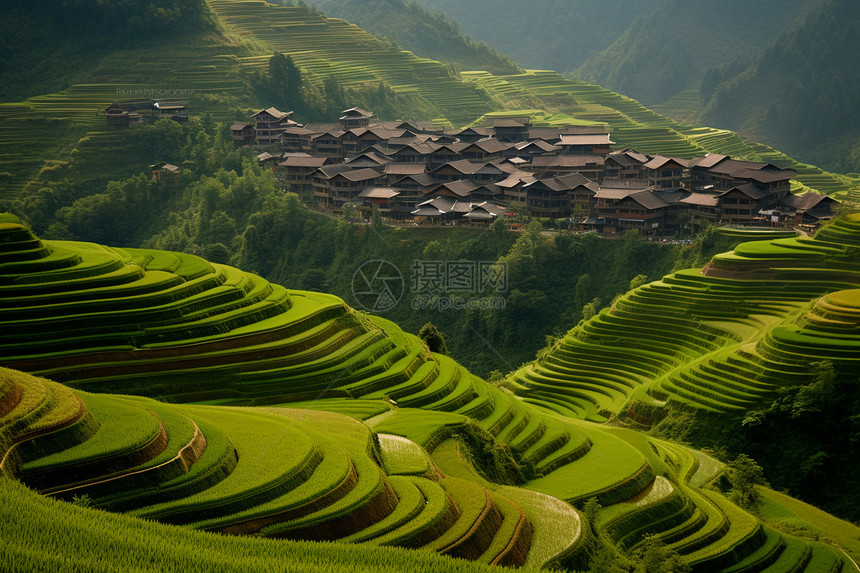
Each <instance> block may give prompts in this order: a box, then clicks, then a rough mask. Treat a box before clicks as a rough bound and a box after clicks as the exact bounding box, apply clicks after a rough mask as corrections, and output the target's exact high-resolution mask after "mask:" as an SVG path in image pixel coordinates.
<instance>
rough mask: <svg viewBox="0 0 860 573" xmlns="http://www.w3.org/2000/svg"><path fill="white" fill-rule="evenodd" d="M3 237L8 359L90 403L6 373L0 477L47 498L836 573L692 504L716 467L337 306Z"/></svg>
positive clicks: (24, 235)
mask: <svg viewBox="0 0 860 573" xmlns="http://www.w3.org/2000/svg"><path fill="white" fill-rule="evenodd" d="M2 221H3V222H2V223H0V245H2V247H0V257H2V258H0V260H2V262H0V325H2V332H3V333H5V334H4V336H3V337H2V340H0V356H2V358H0V361H2V364H4V365H9V366H15V367H17V368H23V369H26V370H29V371H31V372H41V373H50V375H51V376H52V377H55V378H60V379H63V380H67V381H68V382H69V384H72V385H74V386H76V387H78V388H86V389H87V390H96V391H99V393H91V392H84V391H80V390H71V389H70V388H69V387H67V386H63V385H61V384H57V383H54V382H50V381H47V380H44V379H37V378H34V377H32V376H30V375H26V374H23V373H20V372H15V371H12V370H0V431H2V438H0V444H2V448H3V457H2V466H0V467H2V470H3V471H4V473H6V474H7V475H11V476H13V477H15V478H17V479H19V480H21V481H23V482H24V483H25V484H28V485H30V486H31V487H33V488H35V489H37V490H39V491H41V492H43V493H46V494H50V495H52V496H55V497H60V498H65V499H69V498H74V496H75V495H77V496H78V498H79V500H80V498H82V497H84V496H86V499H87V502H88V503H92V504H94V505H96V506H98V507H103V508H106V509H110V510H114V511H123V512H128V513H131V514H132V515H135V516H139V517H146V518H149V519H154V520H157V521H160V522H163V523H175V524H185V525H188V526H191V527H194V528H200V529H206V530H214V531H221V532H225V533H231V534H256V533H261V534H263V535H264V536H268V537H275V538H288V539H314V540H316V539H343V540H346V541H351V542H360V543H369V544H373V545H397V546H403V547H422V546H423V547H427V548H429V549H433V550H435V551H438V552H441V553H443V554H450V555H454V556H460V557H464V558H467V559H471V560H477V561H483V562H487V563H493V562H495V563H499V564H510V565H521V564H534V565H541V564H545V563H556V564H562V565H567V566H569V567H573V568H577V569H581V568H582V567H583V566H584V564H585V563H586V562H587V559H588V544H587V543H586V540H587V538H588V536H590V535H593V534H597V535H598V536H599V538H600V539H601V541H600V543H606V544H607V546H608V547H611V548H612V549H611V551H614V552H618V553H617V555H618V558H619V559H622V560H623V559H632V560H635V559H636V557H635V553H634V550H635V549H636V548H637V547H640V546H641V545H642V543H643V541H644V538H643V535H644V534H645V533H646V532H648V533H652V534H656V535H657V537H658V538H660V539H661V540H663V541H664V542H665V543H667V544H669V546H670V548H672V549H673V550H675V551H677V552H678V553H679V554H681V555H683V556H684V557H683V558H684V560H686V561H687V562H688V563H690V564H691V565H692V566H693V568H694V570H697V571H698V570H701V571H711V570H716V569H722V568H725V567H728V566H731V565H734V564H739V565H742V566H747V564H749V563H755V564H761V563H763V562H764V561H767V562H768V563H775V561H774V559H777V558H779V559H782V560H783V563H782V564H781V565H780V566H778V567H775V568H774V569H773V571H807V570H808V571H814V570H817V569H818V568H820V567H822V566H825V564H826V566H827V567H828V569H830V568H831V567H832V568H833V570H837V569H841V568H842V566H843V565H842V558H841V556H840V555H839V554H837V553H836V552H834V551H833V550H831V549H829V548H827V547H826V546H823V545H814V544H809V543H807V542H805V541H801V540H797V539H794V538H790V537H784V536H782V535H780V534H779V533H777V532H775V531H772V530H770V529H767V528H763V527H762V525H761V523H760V522H759V521H758V520H757V519H756V518H755V517H753V516H752V515H750V514H748V513H746V512H744V511H742V510H740V509H739V508H737V507H736V506H734V505H733V504H732V503H731V502H729V501H728V500H727V499H726V498H725V497H723V496H722V495H720V494H719V493H717V492H715V491H711V490H703V489H701V485H702V484H705V483H708V482H710V481H712V480H713V479H714V478H716V477H717V476H718V475H719V473H720V472H721V467H720V466H719V464H716V463H714V462H713V461H712V460H709V458H703V457H702V456H701V455H700V454H697V453H695V452H693V451H691V450H688V449H687V448H684V447H682V446H678V445H676V444H672V443H670V442H666V441H663V440H657V439H653V438H647V437H646V436H644V435H642V434H638V433H635V432H631V431H624V430H618V429H611V428H607V429H605V430H604V429H600V428H598V427H597V426H595V425H594V424H591V423H588V422H584V421H578V420H573V419H570V418H566V417H561V416H556V415H553V414H551V413H549V412H547V411H546V410H542V409H540V408H537V407H535V406H531V405H528V404H526V403H523V402H521V401H520V400H519V399H517V398H516V397H514V396H513V395H511V394H510V393H508V392H506V391H504V390H502V389H500V388H497V387H495V386H491V385H489V384H487V383H486V382H484V381H483V380H481V379H480V378H477V377H475V376H473V375H472V374H470V373H469V372H468V371H467V370H465V369H464V368H462V367H461V366H459V365H458V364H457V363H456V362H454V361H453V360H451V359H450V358H448V357H445V356H442V355H436V354H431V353H429V352H428V351H427V349H426V348H425V347H424V346H423V345H422V344H421V343H420V342H419V341H418V340H417V339H416V338H415V337H413V336H411V335H408V334H405V333H403V332H402V331H401V330H400V329H399V328H398V327H397V326H396V325H395V324H393V323H390V322H388V321H385V320H383V319H380V318H375V317H370V316H362V315H358V314H356V313H354V312H353V311H351V309H349V308H347V307H345V305H344V304H343V302H342V301H339V300H338V299H336V298H334V297H330V296H328V295H322V294H317V293H309V292H302V291H288V290H286V289H284V288H282V287H279V286H278V285H272V284H269V283H267V282H265V281H261V280H260V279H259V277H255V276H254V275H252V274H249V273H243V272H242V271H239V270H237V269H233V268H230V267H227V266H224V265H216V264H213V263H208V262H206V261H204V260H202V259H199V258H197V257H193V256H190V255H182V254H178V253H168V252H163V251H152V250H138V249H116V248H110V247H105V246H100V245H94V244H90V243H75V242H64V241H40V240H39V239H38V238H36V237H34V236H33V235H32V234H31V233H30V232H29V231H28V230H27V229H26V228H25V227H23V226H22V225H20V224H19V223H17V222H16V220H15V219H14V218H13V217H10V216H4V217H3V218H2ZM105 390H112V391H117V390H122V391H123V392H134V393H138V394H149V395H153V394H154V395H159V396H163V397H167V398H170V400H171V401H173V402H189V401H196V402H200V401H205V404H198V405H168V404H161V403H159V402H155V401H153V400H150V399H146V398H139V397H122V396H115V395H110V394H104V393H101V392H104V391H105ZM285 402H288V403H285ZM213 404H221V405H220V406H213ZM224 404H245V405H257V406H264V405H265V406H266V407H262V408H256V409H248V408H231V407H225V406H224ZM275 406H277V407H275ZM437 468H438V469H437ZM439 470H441V472H440V471H439ZM7 485H8V484H4V487H3V489H4V491H5V492H14V491H15V488H14V487H12V486H9V487H7ZM535 492H536V493H535ZM13 495H14V494H13ZM15 497H16V498H17V499H18V500H19V501H18V502H16V503H25V504H31V507H33V505H32V504H33V502H32V501H30V500H31V499H32V498H30V497H28V496H27V495H23V494H18V495H15ZM592 497H595V498H596V499H597V500H598V501H599V503H600V504H601V505H602V506H603V507H604V508H605V509H603V510H601V511H599V512H598V513H596V514H591V518H592V520H593V521H592V522H590V523H589V524H588V525H589V527H590V531H591V533H586V532H585V530H584V529H583V528H581V527H580V525H579V524H580V517H579V515H578V514H577V513H576V512H575V511H573V510H572V509H571V508H570V505H565V503H562V502H567V504H572V505H576V506H578V507H581V506H582V505H583V504H584V503H585V502H586V500H587V499H589V498H592ZM422 499H423V501H424V503H423V504H422V503H421V501H422ZM35 505H36V506H38V505H39V504H35ZM4 507H6V506H5V505H4ZM42 507H46V506H44V505H43V506H42ZM33 509H34V511H35V514H34V518H35V517H36V516H39V517H38V518H39V519H41V517H40V516H41V515H43V514H42V513H41V511H42V510H40V509H39V508H38V507H33ZM61 513H64V512H62V511H61ZM64 515H67V516H68V517H69V519H70V521H69V522H65V521H64V520H61V522H60V523H59V524H58V525H57V527H59V528H61V530H62V528H65V527H67V525H66V524H67V523H68V526H71V527H86V525H85V524H86V523H87V519H88V515H87V513H86V512H77V513H76V516H77V517H74V516H73V515H70V514H68V513H64ZM547 520H549V523H547ZM552 520H557V523H558V524H557V525H551V524H552V523H553V521H552ZM559 520H560V521H559ZM75 521H77V525H75ZM117 523H122V525H121V527H122V528H131V529H135V528H137V527H140V526H136V525H133V524H131V522H117ZM561 523H565V524H566V525H564V526H562V525H560V524H561ZM527 524H532V525H527ZM571 525H575V527H571ZM148 527H150V528H151V529H150V530H149V533H148V535H154V536H159V537H160V536H161V535H164V534H165V533H164V530H160V529H159V528H158V527H156V526H154V525H150V526H148ZM29 531H33V530H32V529H30V530H29ZM33 535H42V534H41V533H40V530H39V529H36V531H35V532H34V533H33ZM4 537H9V538H10V539H14V540H15V546H16V547H20V546H21V543H22V542H21V541H20V537H19V534H13V533H12V532H7V533H4ZM63 537H65V535H64V536H63ZM73 537H74V536H73ZM177 541H180V539H177ZM215 545H219V543H216V544H215ZM789 546H792V547H793V546H797V547H798V548H799V549H800V551H799V552H792V551H789V552H786V551H785V549H786V547H789ZM96 547H97V546H96ZM532 548H535V549H534V551H535V553H534V554H532ZM50 555H51V554H50V553H48V552H40V551H35V552H31V553H30V554H29V556H28V557H27V559H28V560H29V562H32V563H36V564H41V563H43V562H45V561H48V560H50V559H51V556H50ZM625 555H626V557H625ZM336 558H337V559H340V557H336ZM343 558H344V559H347V558H348V557H346V556H344V557H343ZM368 558H369V559H379V560H381V561H382V564H383V565H384V564H385V563H386V562H387V561H386V559H388V556H386V555H385V554H378V555H374V554H371V555H370V556H369V557H368Z"/></svg>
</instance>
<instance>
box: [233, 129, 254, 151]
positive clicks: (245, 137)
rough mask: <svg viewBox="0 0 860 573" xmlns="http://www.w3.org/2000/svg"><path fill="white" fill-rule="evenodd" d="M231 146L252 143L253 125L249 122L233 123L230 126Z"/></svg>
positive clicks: (242, 145) (243, 145)
mask: <svg viewBox="0 0 860 573" xmlns="http://www.w3.org/2000/svg"><path fill="white" fill-rule="evenodd" d="M230 133H231V134H232V136H233V147H245V146H248V145H254V126H253V125H251V124H250V123H234V124H233V125H231V126H230Z"/></svg>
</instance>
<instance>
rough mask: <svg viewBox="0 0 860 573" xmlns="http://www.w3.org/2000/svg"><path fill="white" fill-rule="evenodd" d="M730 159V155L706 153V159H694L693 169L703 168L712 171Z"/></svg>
mask: <svg viewBox="0 0 860 573" xmlns="http://www.w3.org/2000/svg"><path fill="white" fill-rule="evenodd" d="M726 159H729V156H728V155H721V154H719V153H706V154H705V156H704V157H695V158H693V163H692V165H691V166H692V167H702V168H704V169H710V168H711V167H713V166H715V165H716V164H718V163H720V162H721V161H725V160H726Z"/></svg>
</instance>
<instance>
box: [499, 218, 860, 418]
mask: <svg viewBox="0 0 860 573" xmlns="http://www.w3.org/2000/svg"><path fill="white" fill-rule="evenodd" d="M858 223H860V216H858V215H852V216H849V217H847V218H845V219H843V220H840V221H837V222H835V223H834V224H833V225H832V226H831V227H830V228H826V229H824V230H822V231H821V232H820V233H819V235H817V236H816V237H815V238H814V239H810V238H802V237H801V238H795V237H791V238H774V239H768V240H752V241H748V242H744V243H741V244H740V245H739V246H738V247H736V248H735V249H734V251H732V252H729V253H724V254H721V255H717V256H715V257H714V258H713V259H712V261H711V262H710V263H709V264H708V265H706V266H705V267H704V268H703V269H701V270H685V271H679V272H676V273H673V274H671V275H667V276H666V277H664V278H663V279H662V280H659V281H655V282H653V283H650V284H647V285H644V286H642V287H640V288H638V289H636V290H635V291H631V292H629V293H627V294H626V295H624V296H623V297H621V298H620V299H618V300H617V301H616V302H615V303H614V304H613V305H612V307H611V308H608V309H604V310H603V311H601V312H600V313H599V314H598V315H597V316H595V317H594V318H592V319H591V320H589V321H587V322H585V323H583V324H581V325H579V326H578V327H576V328H575V329H573V330H572V331H570V332H569V333H568V334H567V336H565V338H564V339H563V340H562V341H560V343H559V344H558V345H557V347H556V348H555V349H553V351H552V352H550V353H549V355H548V356H547V357H546V358H544V359H543V360H541V361H538V362H535V363H533V364H530V365H528V366H526V367H524V368H522V369H521V370H519V371H518V372H517V373H515V374H514V376H513V378H512V380H513V381H514V382H515V383H516V384H517V385H518V386H519V387H520V388H521V390H520V394H521V395H522V396H523V397H524V398H525V399H527V400H528V401H529V402H531V403H533V404H539V405H541V406H543V407H544V408H546V409H549V410H553V411H556V412H560V413H563V414H565V415H568V416H573V417H579V418H584V419H591V420H595V421H601V420H603V419H606V418H608V417H611V416H622V417H623V416H625V415H629V416H630V417H631V418H632V419H634V420H637V419H639V418H637V409H636V406H637V404H639V403H642V404H646V405H661V404H664V403H665V401H667V400H672V401H677V402H682V403H687V404H691V405H693V406H696V407H699V408H704V409H707V410H713V411H718V412H731V411H735V412H743V411H746V410H748V409H750V408H752V407H754V406H755V405H756V404H758V403H760V402H761V401H762V400H764V399H766V398H767V397H768V396H771V395H773V394H774V392H775V391H776V389H777V388H778V387H779V386H780V385H782V384H786V383H791V382H794V381H796V380H800V379H802V378H803V377H804V376H808V375H809V364H810V363H811V362H814V361H816V360H821V359H825V358H826V359H830V360H833V361H834V362H836V363H837V364H839V365H844V366H846V367H853V365H854V364H855V363H856V362H857V360H858V359H860V339H858V337H857V324H858V323H857V320H858V315H857V313H856V307H857V305H858V304H860V303H858V301H857V300H856V299H857V292H858V290H857V287H858V285H860V272H858V271H860V258H858V253H860V251H858V249H857V247H856V246H855V245H856V244H857V241H858V239H860V224H858ZM729 232H731V231H729ZM640 421H644V422H647V420H644V419H641V420H640Z"/></svg>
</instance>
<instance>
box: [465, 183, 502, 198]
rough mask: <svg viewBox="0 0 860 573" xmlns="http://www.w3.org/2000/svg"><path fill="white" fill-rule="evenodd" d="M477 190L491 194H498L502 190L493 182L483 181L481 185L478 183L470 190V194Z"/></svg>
mask: <svg viewBox="0 0 860 573" xmlns="http://www.w3.org/2000/svg"><path fill="white" fill-rule="evenodd" d="M478 191H486V192H487V193H490V194H491V195H499V194H500V193H501V192H502V190H501V189H500V188H499V186H498V185H496V184H494V183H484V184H482V185H478V186H477V187H476V188H475V189H474V191H472V195H474V194H475V193H477V192H478Z"/></svg>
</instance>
